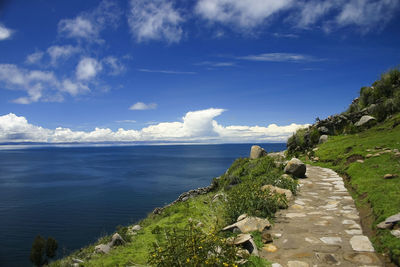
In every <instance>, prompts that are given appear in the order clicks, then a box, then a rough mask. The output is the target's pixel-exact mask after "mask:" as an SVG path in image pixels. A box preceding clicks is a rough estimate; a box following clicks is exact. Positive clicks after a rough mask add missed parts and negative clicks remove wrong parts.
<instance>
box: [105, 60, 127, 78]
mask: <svg viewBox="0 0 400 267" xmlns="http://www.w3.org/2000/svg"><path fill="white" fill-rule="evenodd" d="M102 61H103V62H104V63H105V65H106V66H108V68H109V74H110V75H119V74H121V73H123V72H124V71H125V70H126V67H125V65H124V64H122V62H121V61H120V60H119V59H118V58H116V57H113V56H108V57H105V58H104V59H103V60H102Z"/></svg>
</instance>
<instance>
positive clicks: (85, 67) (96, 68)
mask: <svg viewBox="0 0 400 267" xmlns="http://www.w3.org/2000/svg"><path fill="white" fill-rule="evenodd" d="M102 68H103V67H102V65H101V63H100V62H98V61H97V60H96V59H94V58H90V57H85V58H82V59H81V61H79V63H78V66H76V78H77V79H78V80H90V79H93V78H94V77H95V76H96V75H97V73H98V72H100V71H101V70H102Z"/></svg>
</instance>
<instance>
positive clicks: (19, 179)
mask: <svg viewBox="0 0 400 267" xmlns="http://www.w3.org/2000/svg"><path fill="white" fill-rule="evenodd" d="M262 146H263V147H264V148H265V149H266V150H267V151H280V150H283V149H285V144H264V145H262ZM250 147H251V145H248V144H234V145H180V146H124V147H121V146H112V147H36V148H26V149H0V248H1V249H0V266H10V267H11V266H30V262H29V251H30V248H31V245H32V241H33V239H34V237H35V236H36V235H37V234H41V235H43V236H46V237H47V236H52V237H54V238H56V239H57V240H58V242H59V254H61V255H65V254H68V253H69V252H71V251H73V250H75V249H78V248H80V247H83V246H85V245H87V244H89V243H91V242H93V241H95V240H96V239H97V238H98V237H99V236H101V235H103V234H105V233H111V232H112V231H113V230H114V229H115V227H116V226H117V225H124V224H128V223H133V222H135V221H138V220H139V219H141V218H143V217H145V216H146V214H147V213H149V212H151V211H152V210H153V209H154V208H155V207H160V206H163V205H165V204H167V203H169V202H171V201H173V200H175V199H176V198H177V196H179V194H180V193H182V192H184V191H187V190H190V189H193V188H197V187H202V186H207V185H209V184H210V182H211V179H212V178H213V177H217V176H219V175H221V174H223V173H224V172H225V170H226V169H227V168H228V167H229V166H230V165H231V163H232V162H233V161H234V160H235V159H236V158H238V157H247V156H248V154H249V151H250Z"/></svg>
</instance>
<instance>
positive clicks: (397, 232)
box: [390, 230, 400, 238]
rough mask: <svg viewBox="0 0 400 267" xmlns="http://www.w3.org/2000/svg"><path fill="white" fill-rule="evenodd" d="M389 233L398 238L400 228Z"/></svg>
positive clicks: (399, 236)
mask: <svg viewBox="0 0 400 267" xmlns="http://www.w3.org/2000/svg"><path fill="white" fill-rule="evenodd" d="M390 233H391V234H392V235H393V236H394V237H397V238H400V230H392V231H390Z"/></svg>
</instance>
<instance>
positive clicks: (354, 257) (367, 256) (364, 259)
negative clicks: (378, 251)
mask: <svg viewBox="0 0 400 267" xmlns="http://www.w3.org/2000/svg"><path fill="white" fill-rule="evenodd" d="M343 258H344V259H345V260H346V261H349V262H351V263H356V264H376V263H379V259H378V257H377V256H376V255H375V254H373V253H365V252H359V253H354V252H352V253H345V254H344V255H343Z"/></svg>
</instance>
